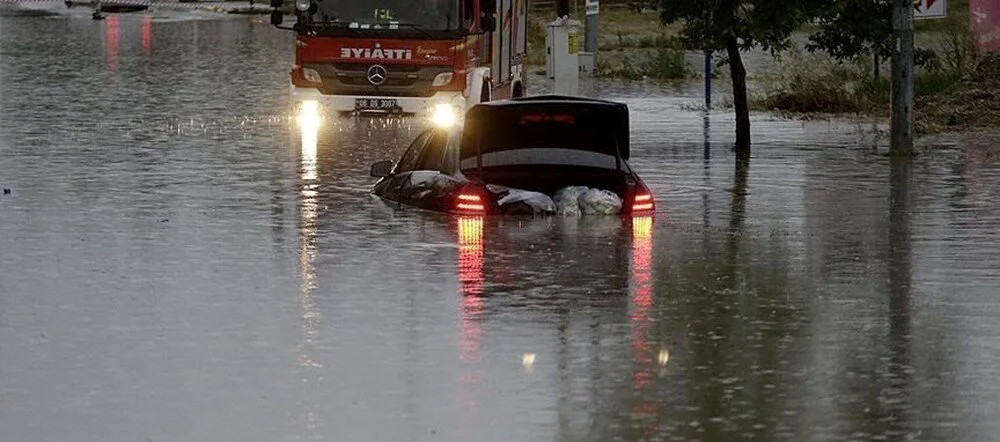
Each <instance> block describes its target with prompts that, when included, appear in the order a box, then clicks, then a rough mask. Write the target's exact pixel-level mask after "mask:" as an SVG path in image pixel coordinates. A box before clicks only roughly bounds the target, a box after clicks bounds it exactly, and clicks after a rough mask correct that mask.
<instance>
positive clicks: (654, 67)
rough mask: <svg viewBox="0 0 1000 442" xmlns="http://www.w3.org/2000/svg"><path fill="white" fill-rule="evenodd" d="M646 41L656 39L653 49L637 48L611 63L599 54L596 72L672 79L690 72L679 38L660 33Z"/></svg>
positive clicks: (628, 77)
mask: <svg viewBox="0 0 1000 442" xmlns="http://www.w3.org/2000/svg"><path fill="white" fill-rule="evenodd" d="M647 43H648V44H653V43H655V44H656V45H657V46H656V47H655V49H652V50H646V51H642V52H637V55H632V56H623V57H622V58H621V59H620V62H619V63H617V64H613V63H610V62H608V60H607V59H606V58H602V59H601V61H600V63H598V66H597V75H598V76H601V77H607V78H622V79H626V80H641V79H644V78H653V79H657V80H675V79H681V78H686V77H688V75H689V74H690V72H689V71H688V69H687V64H686V63H685V61H684V49H683V47H682V46H681V43H680V40H678V39H676V38H672V37H666V36H660V37H657V38H656V39H655V40H653V41H652V42H647Z"/></svg>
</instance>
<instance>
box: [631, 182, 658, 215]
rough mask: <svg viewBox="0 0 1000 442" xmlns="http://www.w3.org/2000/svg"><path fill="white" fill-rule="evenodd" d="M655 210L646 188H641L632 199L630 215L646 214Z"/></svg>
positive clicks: (654, 203)
mask: <svg viewBox="0 0 1000 442" xmlns="http://www.w3.org/2000/svg"><path fill="white" fill-rule="evenodd" d="M654 210H656V202H655V201H653V194H652V193H650V191H649V189H647V188H646V186H641V187H640V188H639V190H638V191H637V192H636V193H635V196H634V197H633V198H632V213H640V214H648V213H652V212H653V211H654Z"/></svg>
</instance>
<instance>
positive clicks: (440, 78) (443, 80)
mask: <svg viewBox="0 0 1000 442" xmlns="http://www.w3.org/2000/svg"><path fill="white" fill-rule="evenodd" d="M454 79H455V73H454V72H443V73H440V74H437V77H434V82H432V83H431V87H441V86H447V85H449V84H451V80H454Z"/></svg>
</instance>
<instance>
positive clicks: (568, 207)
mask: <svg viewBox="0 0 1000 442" xmlns="http://www.w3.org/2000/svg"><path fill="white" fill-rule="evenodd" d="M589 190H590V189H589V188H587V187H583V186H570V187H564V188H562V189H559V191H558V192H556V195H555V198H553V199H554V200H555V203H556V213H558V214H560V215H563V216H580V197H581V196H583V194H585V193H587V191H589Z"/></svg>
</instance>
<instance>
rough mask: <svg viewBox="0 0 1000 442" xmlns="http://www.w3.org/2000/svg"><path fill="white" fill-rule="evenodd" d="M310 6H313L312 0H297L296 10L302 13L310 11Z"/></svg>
mask: <svg viewBox="0 0 1000 442" xmlns="http://www.w3.org/2000/svg"><path fill="white" fill-rule="evenodd" d="M310 6H312V0H295V9H298V10H300V11H302V12H306V11H308V10H309V7H310Z"/></svg>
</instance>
